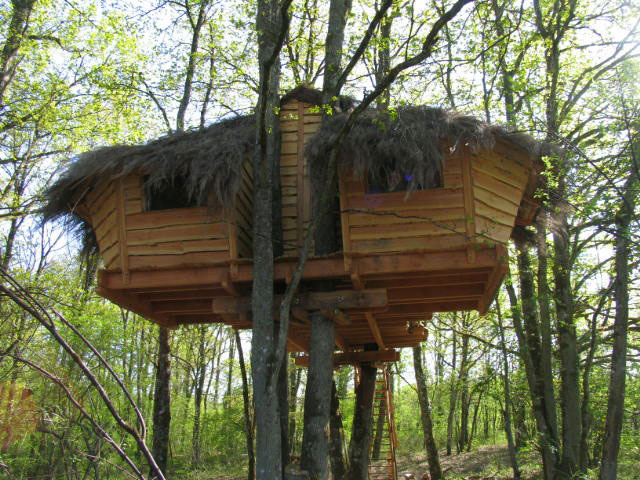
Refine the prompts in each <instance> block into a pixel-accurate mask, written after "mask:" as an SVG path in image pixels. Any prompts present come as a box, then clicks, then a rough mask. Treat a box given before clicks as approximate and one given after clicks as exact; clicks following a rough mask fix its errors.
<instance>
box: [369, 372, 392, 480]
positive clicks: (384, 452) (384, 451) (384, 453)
mask: <svg viewBox="0 0 640 480" xmlns="http://www.w3.org/2000/svg"><path fill="white" fill-rule="evenodd" d="M372 423H373V425H372V432H371V446H370V449H369V480H396V479H397V474H398V472H397V467H396V449H397V448H398V436H397V432H396V422H395V415H394V411H393V394H392V392H391V385H390V375H389V369H388V368H387V366H386V365H385V366H384V367H383V368H380V369H379V370H378V376H377V378H376V389H375V392H374V394H373V422H372ZM379 430H380V433H381V435H380V436H379V439H378V442H376V436H377V435H376V434H377V432H378V431H379Z"/></svg>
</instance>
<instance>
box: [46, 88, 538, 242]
mask: <svg viewBox="0 0 640 480" xmlns="http://www.w3.org/2000/svg"><path fill="white" fill-rule="evenodd" d="M293 98H295V99H298V100H300V101H304V102H309V103H315V104H319V102H320V101H321V95H320V92H318V91H317V90H313V89H309V88H305V87H299V88H297V89H295V90H293V91H292V92H290V93H289V94H287V95H285V96H284V97H283V98H282V103H283V104H284V103H286V102H287V101H288V100H290V99H293ZM337 103H338V105H336V106H338V107H340V108H337V109H336V111H338V113H336V114H335V115H334V116H333V117H332V118H331V120H330V121H329V122H327V123H326V124H325V125H323V126H322V128H320V130H319V131H318V132H317V133H316V134H315V135H314V137H313V138H312V139H311V140H310V141H309V143H308V144H307V147H306V151H305V153H306V155H307V157H308V158H309V161H310V162H311V165H312V168H313V166H314V165H321V164H322V163H323V162H324V161H326V158H327V153H328V150H329V148H330V146H331V144H332V142H333V139H334V137H335V135H336V133H337V132H338V131H339V129H340V128H341V126H342V125H343V123H344V121H345V119H346V118H347V115H348V112H345V110H349V109H350V108H351V106H352V105H353V100H352V99H349V98H348V97H345V98H341V99H340V100H339V102H337ZM339 110H343V112H339ZM499 138H504V139H508V140H510V141H512V142H514V143H515V144H516V145H517V146H520V147H521V148H523V149H525V150H526V151H528V152H529V153H530V154H531V155H532V156H537V155H538V154H539V144H538V142H536V141H535V140H534V139H532V138H531V137H529V136H526V135H522V134H512V133H508V132H507V131H506V130H504V129H503V128H501V127H496V126H491V125H488V124H486V123H484V122H481V121H479V120H476V119H475V118H473V117H469V116H464V115H460V114H457V113H454V112H448V111H446V110H443V109H439V108H429V107H401V108H398V109H397V111H396V112H395V113H394V115H393V116H392V117H391V118H390V119H387V120H385V121H381V120H380V118H379V114H378V112H377V111H376V110H370V111H367V112H365V113H364V114H363V115H361V116H360V117H359V118H358V119H357V121H356V123H355V126H354V128H353V130H352V131H351V133H350V135H349V136H348V137H347V138H346V140H345V142H344V143H343V145H342V147H341V149H340V153H339V162H340V164H341V166H342V168H350V169H352V170H353V171H355V172H356V173H358V174H364V173H365V172H367V171H368V172H370V173H373V174H374V175H376V176H379V177H381V178H382V179H383V180H385V179H388V178H390V177H392V176H393V174H395V176H396V177H397V175H398V174H400V175H402V176H403V177H405V178H406V179H407V180H408V189H409V190H413V189H415V188H418V187H419V186H422V187H426V188H428V187H429V186H433V185H434V182H435V183H437V179H438V178H439V176H440V173H441V168H442V152H441V151H440V148H439V147H440V144H441V141H442V140H446V141H447V142H448V143H449V144H451V145H453V146H459V145H462V144H466V145H469V146H470V147H471V148H472V149H481V148H492V147H493V145H494V144H495V142H496V141H497V140H498V139H499ZM254 146H255V117H254V115H247V116H240V117H236V118H233V119H229V120H223V121H221V122H218V123H215V124H213V125H211V126H209V127H207V128H204V129H201V130H196V131H190V132H181V133H175V134H172V135H168V136H166V137H163V138H160V139H158V140H154V141H152V142H150V143H147V144H144V145H117V146H112V147H103V148H99V149H97V150H93V151H90V152H85V153H83V154H81V155H80V156H79V157H78V158H77V159H76V160H75V161H74V162H73V163H72V164H71V165H70V166H69V168H68V169H67V171H66V172H65V173H64V174H63V175H62V176H61V177H60V178H59V179H58V180H57V181H56V182H55V183H54V184H53V185H52V186H51V187H50V188H49V189H48V190H47V191H46V193H45V195H46V202H45V205H44V208H43V210H44V218H45V220H50V219H55V218H60V217H64V218H65V219H66V220H68V221H69V222H70V224H71V226H72V227H74V228H76V229H79V230H80V233H81V235H82V236H83V237H84V240H85V245H87V246H88V247H90V248H92V249H93V248H95V239H94V238H93V236H92V234H93V232H92V231H91V228H90V226H89V225H86V224H85V221H84V220H83V219H82V218H80V217H79V216H77V215H76V214H74V209H75V206H76V205H77V204H78V203H80V202H81V201H82V197H83V196H84V195H85V194H86V193H87V192H88V191H89V190H90V189H91V187H93V186H95V185H96V184H98V183H99V182H100V181H102V180H104V179H116V178H120V177H123V176H127V175H129V174H130V173H132V172H140V173H143V174H144V175H145V188H151V189H153V188H156V187H160V186H162V185H166V184H167V183H168V184H172V183H173V182H174V181H175V180H176V179H180V182H181V183H182V182H184V186H185V188H186V191H187V194H188V195H189V196H190V197H191V198H192V199H194V200H196V201H197V202H198V203H200V204H203V203H204V202H205V201H206V199H207V197H208V195H209V194H210V193H213V194H214V195H215V197H216V198H217V199H218V201H219V202H220V203H222V204H224V205H228V204H230V203H231V202H233V200H234V198H235V195H236V193H237V191H238V188H239V186H240V181H241V178H242V165H243V162H244V161H247V160H248V159H249V158H251V155H252V153H253V151H254ZM516 148H517V147H516Z"/></svg>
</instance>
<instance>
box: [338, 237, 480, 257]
mask: <svg viewBox="0 0 640 480" xmlns="http://www.w3.org/2000/svg"><path fill="white" fill-rule="evenodd" d="M469 243H470V242H469V241H468V240H467V239H465V237H464V235H455V234H454V235H438V236H430V237H409V238H381V239H378V240H353V241H352V242H351V252H350V253H363V254H364V253H384V252H402V251H410V250H418V251H422V250H424V251H434V250H452V249H457V248H461V247H464V246H466V245H468V244H469Z"/></svg>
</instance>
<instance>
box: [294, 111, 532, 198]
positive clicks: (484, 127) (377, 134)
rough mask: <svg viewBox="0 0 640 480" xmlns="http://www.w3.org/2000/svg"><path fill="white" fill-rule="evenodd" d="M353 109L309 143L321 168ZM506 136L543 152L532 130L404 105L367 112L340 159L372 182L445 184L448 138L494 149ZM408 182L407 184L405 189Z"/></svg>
mask: <svg viewBox="0 0 640 480" xmlns="http://www.w3.org/2000/svg"><path fill="white" fill-rule="evenodd" d="M346 119H347V114H344V113H342V114H337V115H334V116H333V117H332V118H331V119H330V120H329V122H327V123H326V124H324V125H323V126H322V127H321V129H320V130H319V131H318V133H317V134H316V135H315V136H314V137H313V138H311V140H309V143H307V146H306V149H305V154H306V155H307V158H308V159H309V161H310V162H311V165H312V167H314V169H315V171H316V172H317V171H319V168H321V166H322V165H323V163H324V162H326V159H327V158H328V154H329V151H330V149H331V145H332V144H333V142H334V140H335V138H336V135H337V134H338V132H339V131H340V129H341V128H342V126H343V125H344V123H345V121H346ZM499 139H506V140H508V141H510V142H512V143H514V144H515V145H514V148H521V149H523V150H525V151H526V152H528V153H529V154H530V155H531V156H533V157H536V156H538V155H540V143H539V142H537V141H536V140H535V139H533V138H532V137H530V136H528V135H524V134H519V133H509V132H507V131H506V130H505V129H504V128H502V127H499V126H494V125H489V124H488V123H485V122H481V121H479V120H477V119H475V118H473V117H470V116H465V115H461V114H459V113H456V112H451V111H447V110H443V109H440V108H431V107H416V106H409V107H401V108H399V109H397V111H395V112H393V113H392V114H391V115H385V116H381V115H380V114H379V112H378V111H376V110H370V111H367V112H364V113H363V114H362V115H360V116H359V117H358V119H357V120H356V122H355V124H354V127H353V129H352V131H351V132H350V133H349V135H348V136H347V137H346V139H345V140H344V142H343V143H342V145H341V148H340V150H339V153H338V164H339V165H340V166H341V168H344V169H347V170H350V171H352V172H354V173H355V174H356V175H360V176H364V175H365V174H368V177H369V182H370V183H371V182H373V183H375V184H377V185H382V187H383V189H384V190H386V191H392V190H394V188H395V187H396V186H397V185H398V183H399V182H402V183H404V184H405V186H404V187H403V190H404V189H406V190H407V191H409V192H410V191H412V190H415V189H419V188H433V187H437V186H440V184H441V175H442V168H443V152H442V149H441V148H442V142H443V141H444V142H446V143H448V144H449V145H450V148H454V149H455V148H460V147H462V146H465V145H466V146H468V147H469V148H471V149H472V150H474V151H475V150H481V149H491V148H493V147H494V145H495V143H496V141H498V140H499ZM405 187H406V188H405Z"/></svg>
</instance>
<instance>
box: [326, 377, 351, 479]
mask: <svg viewBox="0 0 640 480" xmlns="http://www.w3.org/2000/svg"><path fill="white" fill-rule="evenodd" d="M330 415H331V416H330V425H329V427H330V429H329V434H330V441H329V453H330V456H331V477H332V478H333V479H334V480H342V479H343V478H344V476H345V475H346V473H347V470H348V457H347V451H346V448H345V441H344V429H343V428H342V415H340V400H339V399H338V389H337V387H336V382H335V380H334V381H333V383H332V387H331V414H330Z"/></svg>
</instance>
